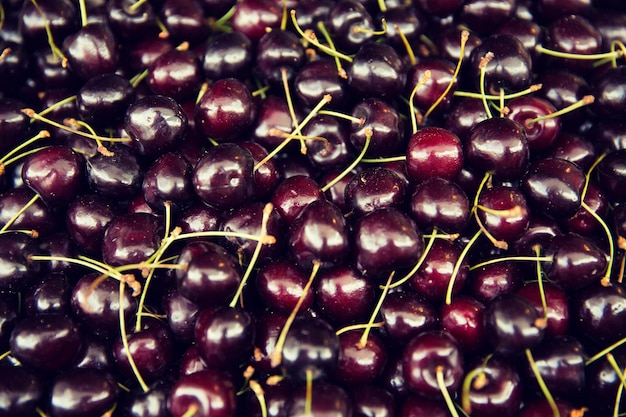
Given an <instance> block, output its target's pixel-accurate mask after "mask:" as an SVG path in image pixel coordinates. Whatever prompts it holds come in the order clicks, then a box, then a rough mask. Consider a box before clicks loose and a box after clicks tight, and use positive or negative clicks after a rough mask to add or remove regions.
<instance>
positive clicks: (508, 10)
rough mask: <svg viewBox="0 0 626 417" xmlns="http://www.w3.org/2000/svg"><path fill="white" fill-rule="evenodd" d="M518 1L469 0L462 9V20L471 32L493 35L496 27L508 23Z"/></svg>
mask: <svg viewBox="0 0 626 417" xmlns="http://www.w3.org/2000/svg"><path fill="white" fill-rule="evenodd" d="M516 3H517V2H516V0H504V1H499V2H497V3H493V2H491V1H489V0H467V1H465V4H463V8H462V9H461V19H462V20H463V22H465V24H466V25H467V26H468V27H469V29H470V30H473V31H478V32H479V33H485V32H486V33H491V31H492V30H493V29H492V28H493V27H494V26H499V25H501V24H502V23H504V22H506V21H507V20H508V19H509V18H510V17H512V16H513V13H514V12H515V6H516Z"/></svg>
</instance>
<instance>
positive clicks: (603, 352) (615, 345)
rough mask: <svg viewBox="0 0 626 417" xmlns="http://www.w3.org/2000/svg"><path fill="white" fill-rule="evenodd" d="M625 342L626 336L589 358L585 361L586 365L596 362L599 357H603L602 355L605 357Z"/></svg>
mask: <svg viewBox="0 0 626 417" xmlns="http://www.w3.org/2000/svg"><path fill="white" fill-rule="evenodd" d="M625 343H626V337H624V338H622V339H620V340H618V341H617V342H615V343H613V344H612V345H610V346H608V347H606V348H604V349H602V350H601V351H600V352H598V353H596V354H595V355H593V356H592V357H590V358H589V359H587V360H586V361H585V366H587V365H591V364H592V363H594V362H595V361H597V360H598V359H601V358H602V357H604V356H606V355H607V354H609V353H611V352H612V351H613V350H615V349H617V348H618V347H620V346H622V345H623V344H625Z"/></svg>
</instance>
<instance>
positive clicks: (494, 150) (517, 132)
mask: <svg viewBox="0 0 626 417" xmlns="http://www.w3.org/2000/svg"><path fill="white" fill-rule="evenodd" d="M464 155H465V159H466V161H467V164H468V165H469V167H470V168H473V169H476V170H479V171H483V172H484V171H486V172H490V173H493V175H494V176H495V177H496V178H499V179H502V180H516V179H519V178H520V177H521V176H522V175H523V174H524V172H525V171H526V168H527V164H528V140H527V139H526V134H525V132H524V128H523V126H522V125H520V124H519V123H517V122H515V121H514V120H511V119H507V118H502V117H496V118H492V119H486V120H483V121H482V122H480V123H478V124H477V125H475V126H474V127H473V128H472V130H471V131H470V134H469V137H468V138H467V141H466V142H465V149H464Z"/></svg>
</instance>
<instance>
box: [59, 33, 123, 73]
mask: <svg viewBox="0 0 626 417" xmlns="http://www.w3.org/2000/svg"><path fill="white" fill-rule="evenodd" d="M63 49H64V50H65V55H66V56H67V59H68V63H69V66H70V69H71V70H72V72H74V73H75V74H76V75H77V76H78V77H80V78H82V79H83V80H88V79H89V78H91V77H93V76H96V75H100V74H107V73H112V72H115V69H116V68H117V64H118V60H119V57H118V52H117V44H116V40H115V35H114V34H113V32H111V29H110V28H109V27H108V26H107V25H105V24H101V23H91V24H89V25H87V26H83V27H82V28H81V29H80V30H78V31H77V32H76V33H74V34H72V35H70V36H68V37H67V38H66V39H65V41H64V42H63Z"/></svg>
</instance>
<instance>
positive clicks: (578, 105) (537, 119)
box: [524, 95, 595, 126]
mask: <svg viewBox="0 0 626 417" xmlns="http://www.w3.org/2000/svg"><path fill="white" fill-rule="evenodd" d="M594 101H595V97H594V96H592V95H588V96H584V97H583V98H581V99H580V100H578V101H577V102H576V103H573V104H570V105H569V106H567V107H564V108H562V109H560V110H557V111H555V112H553V113H550V114H546V115H543V116H539V117H535V118H534V119H530V120H526V121H525V122H524V124H525V125H526V126H532V125H533V124H535V123H537V122H541V121H543V120H548V119H553V118H555V117H558V116H562V115H564V114H566V113H569V112H572V111H574V110H577V109H579V108H581V107H584V106H588V105H590V104H591V103H593V102H594Z"/></svg>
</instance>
